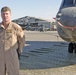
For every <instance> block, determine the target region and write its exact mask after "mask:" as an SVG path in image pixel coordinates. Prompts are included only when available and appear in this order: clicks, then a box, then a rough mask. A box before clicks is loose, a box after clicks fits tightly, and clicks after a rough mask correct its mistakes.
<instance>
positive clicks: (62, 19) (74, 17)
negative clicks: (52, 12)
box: [56, 0, 76, 53]
mask: <svg viewBox="0 0 76 75" xmlns="http://www.w3.org/2000/svg"><path fill="white" fill-rule="evenodd" d="M56 22H57V31H58V34H59V36H60V37H61V38H62V39H63V40H65V41H67V42H69V45H68V52H69V53H73V52H75V53H76V0H62V3H61V6H60V8H59V11H58V12H57V14H56Z"/></svg>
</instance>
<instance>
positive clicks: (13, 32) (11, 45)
mask: <svg viewBox="0 0 76 75" xmlns="http://www.w3.org/2000/svg"><path fill="white" fill-rule="evenodd" d="M1 17H2V22H1V23H0V75H6V72H7V74H8V75H19V60H18V54H17V52H18V53H19V54H20V53H21V52H22V49H23V47H24V44H25V35H24V32H23V30H22V28H21V27H20V26H19V25H18V24H16V23H14V22H12V21H11V10H10V8H9V7H6V6H5V7H3V8H2V9H1Z"/></svg>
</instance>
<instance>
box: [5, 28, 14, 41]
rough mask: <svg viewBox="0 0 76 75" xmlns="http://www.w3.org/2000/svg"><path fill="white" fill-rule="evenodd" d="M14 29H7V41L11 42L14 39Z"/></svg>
mask: <svg viewBox="0 0 76 75" xmlns="http://www.w3.org/2000/svg"><path fill="white" fill-rule="evenodd" d="M12 34H13V32H12V29H7V30H6V32H5V40H10V39H11V38H12Z"/></svg>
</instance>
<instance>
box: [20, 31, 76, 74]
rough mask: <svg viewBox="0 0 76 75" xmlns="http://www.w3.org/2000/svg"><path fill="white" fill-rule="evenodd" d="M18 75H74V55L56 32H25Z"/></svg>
mask: <svg viewBox="0 0 76 75" xmlns="http://www.w3.org/2000/svg"><path fill="white" fill-rule="evenodd" d="M25 36H26V44H25V47H24V50H23V53H22V54H21V57H20V58H21V59H20V75H76V54H75V53H72V54H70V53H68V42H65V41H64V40H62V39H61V38H60V37H59V35H58V34H57V32H56V31H47V32H39V31H25Z"/></svg>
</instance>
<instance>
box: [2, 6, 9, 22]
mask: <svg viewBox="0 0 76 75" xmlns="http://www.w3.org/2000/svg"><path fill="white" fill-rule="evenodd" d="M1 17H2V21H3V22H8V23H9V22H10V20H11V10H10V8H9V7H7V6H5V7H2V9H1Z"/></svg>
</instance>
